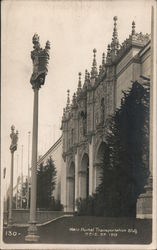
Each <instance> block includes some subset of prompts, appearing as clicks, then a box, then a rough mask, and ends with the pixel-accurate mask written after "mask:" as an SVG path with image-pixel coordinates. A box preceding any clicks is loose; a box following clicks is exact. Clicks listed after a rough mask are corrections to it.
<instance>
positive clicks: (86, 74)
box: [84, 69, 88, 82]
mask: <svg viewBox="0 0 157 250" xmlns="http://www.w3.org/2000/svg"><path fill="white" fill-rule="evenodd" d="M84 80H85V82H86V81H87V80H88V70H87V69H86V70H85V78H84Z"/></svg>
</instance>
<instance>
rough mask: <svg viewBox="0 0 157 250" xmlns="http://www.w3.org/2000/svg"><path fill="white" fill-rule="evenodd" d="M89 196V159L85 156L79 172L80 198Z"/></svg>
mask: <svg viewBox="0 0 157 250" xmlns="http://www.w3.org/2000/svg"><path fill="white" fill-rule="evenodd" d="M88 196H89V157H88V155H87V154H84V155H83V157H82V160H81V165H80V171H79V197H80V198H83V199H84V198H86V197H88Z"/></svg>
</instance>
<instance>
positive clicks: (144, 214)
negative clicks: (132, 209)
mask: <svg viewBox="0 0 157 250" xmlns="http://www.w3.org/2000/svg"><path fill="white" fill-rule="evenodd" d="M145 191H146V192H145V193H143V194H140V196H139V197H138V199H137V204H136V218H138V219H152V178H151V177H150V178H149V181H148V185H147V186H145Z"/></svg>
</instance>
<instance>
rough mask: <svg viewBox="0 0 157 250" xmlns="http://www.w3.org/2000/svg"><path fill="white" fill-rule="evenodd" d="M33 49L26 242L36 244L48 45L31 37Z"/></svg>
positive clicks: (36, 37)
mask: <svg viewBox="0 0 157 250" xmlns="http://www.w3.org/2000/svg"><path fill="white" fill-rule="evenodd" d="M32 40H33V44H34V46H33V48H34V50H33V51H32V52H31V58H32V61H33V74H32V76H31V80H30V82H31V84H32V88H33V91H34V110H33V134H32V165H31V200H30V221H29V228H28V235H27V236H26V237H25V240H26V241H29V242H38V241H39V238H40V236H39V235H37V226H36V224H37V221H36V199H37V150H38V92H39V89H40V87H41V85H44V82H45V76H46V74H47V72H48V69H47V65H48V60H49V49H50V43H49V41H47V42H46V46H45V49H42V48H41V47H40V43H39V36H38V35H37V34H35V35H34V36H33V39H32Z"/></svg>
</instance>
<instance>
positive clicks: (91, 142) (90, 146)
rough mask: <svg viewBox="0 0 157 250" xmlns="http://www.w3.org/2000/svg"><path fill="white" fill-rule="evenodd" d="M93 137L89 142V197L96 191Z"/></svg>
mask: <svg viewBox="0 0 157 250" xmlns="http://www.w3.org/2000/svg"><path fill="white" fill-rule="evenodd" d="M93 153H94V152H93V136H92V137H91V139H90V142H89V195H92V194H93V192H94V191H95V190H94V187H93V186H94V184H93V176H94V167H93Z"/></svg>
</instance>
